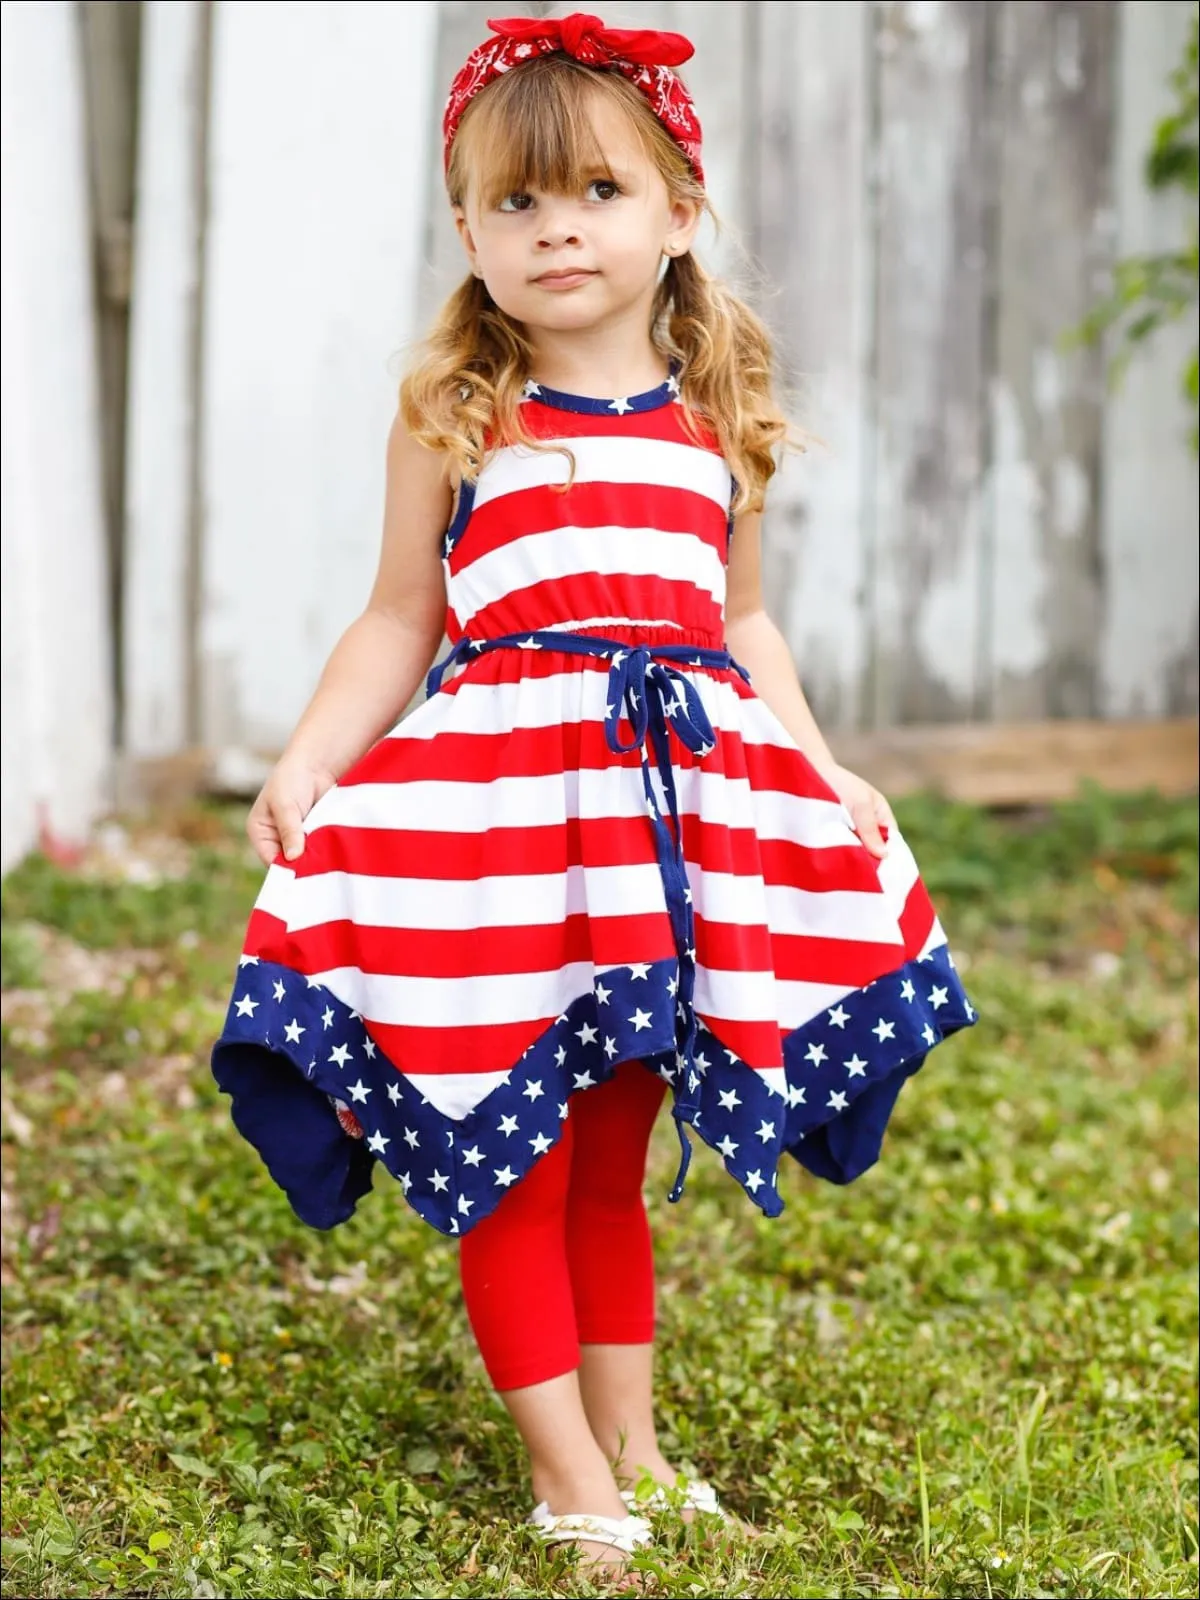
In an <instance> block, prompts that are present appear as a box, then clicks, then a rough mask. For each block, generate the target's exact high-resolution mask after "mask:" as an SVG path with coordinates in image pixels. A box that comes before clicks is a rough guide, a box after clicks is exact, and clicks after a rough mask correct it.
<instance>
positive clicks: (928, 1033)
mask: <svg viewBox="0 0 1200 1600" xmlns="http://www.w3.org/2000/svg"><path fill="white" fill-rule="evenodd" d="M921 1037H922V1039H924V1041H925V1043H926V1044H936V1043H937V1034H936V1033H934V1031H933V1029H932V1028H931V1027H930V1026H929V1024H928V1023H926V1024H925V1026H924V1027H923V1028H922V1029H921Z"/></svg>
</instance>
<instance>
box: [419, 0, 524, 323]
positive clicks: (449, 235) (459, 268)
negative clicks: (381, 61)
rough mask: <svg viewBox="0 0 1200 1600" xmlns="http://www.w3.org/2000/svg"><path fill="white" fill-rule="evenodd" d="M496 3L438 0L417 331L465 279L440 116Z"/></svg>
mask: <svg viewBox="0 0 1200 1600" xmlns="http://www.w3.org/2000/svg"><path fill="white" fill-rule="evenodd" d="M544 9H545V8H544V7H542V6H535V5H515V6H512V7H511V9H510V10H509V11H505V12H504V13H503V15H505V16H514V17H516V16H525V15H528V16H538V15H540V14H541V13H542V12H543V11H544ZM495 15H496V8H495V6H494V5H490V4H486V3H483V0H439V4H438V6H437V38H436V42H435V46H434V52H433V68H432V73H433V84H434V87H433V92H432V94H431V96H430V101H429V108H428V113H427V115H428V119H429V130H428V141H429V142H428V157H427V161H426V170H425V204H424V234H423V241H422V252H421V269H420V277H419V280H418V284H417V327H418V330H419V331H422V332H423V331H424V329H425V328H427V327H428V325H429V324H430V322H432V320H433V318H434V316H435V315H436V313H437V311H438V308H439V307H440V306H441V304H442V302H443V301H444V300H445V299H446V298H447V296H448V295H450V294H451V293H452V292H453V291H454V289H455V288H456V287H457V286H458V284H459V283H461V282H462V280H463V278H464V277H466V273H467V263H466V257H465V256H464V255H463V248H462V245H461V243H460V242H459V239H458V234H457V233H456V232H455V228H454V222H453V218H452V216H451V212H450V206H449V203H448V202H447V199H446V185H445V180H444V175H443V170H442V113H443V111H444V109H445V103H446V95H447V93H448V92H449V89H450V84H451V81H452V79H453V77H454V74H455V73H456V72H457V71H458V69H459V67H461V66H462V64H463V62H464V61H465V60H466V59H467V57H468V56H469V55H470V53H471V51H472V50H473V49H474V48H475V46H476V45H477V44H482V42H483V41H484V39H486V38H487V37H488V18H489V17H494V16H495Z"/></svg>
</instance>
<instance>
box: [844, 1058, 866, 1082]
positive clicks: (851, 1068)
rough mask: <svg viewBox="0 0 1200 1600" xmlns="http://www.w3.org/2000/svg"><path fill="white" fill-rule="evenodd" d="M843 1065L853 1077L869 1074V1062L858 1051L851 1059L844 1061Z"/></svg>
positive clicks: (863, 1076) (862, 1076)
mask: <svg viewBox="0 0 1200 1600" xmlns="http://www.w3.org/2000/svg"><path fill="white" fill-rule="evenodd" d="M842 1065H843V1066H844V1067H845V1069H846V1071H847V1072H848V1073H849V1074H850V1076H851V1077H852V1078H865V1077H866V1075H867V1063H866V1062H865V1061H864V1060H863V1059H862V1057H861V1056H860V1055H859V1054H858V1052H857V1051H856V1052H855V1053H854V1055H852V1056H851V1057H850V1059H849V1061H843V1062H842Z"/></svg>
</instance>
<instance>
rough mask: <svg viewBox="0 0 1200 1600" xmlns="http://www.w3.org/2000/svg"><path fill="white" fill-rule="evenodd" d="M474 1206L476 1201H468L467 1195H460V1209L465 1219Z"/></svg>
mask: <svg viewBox="0 0 1200 1600" xmlns="http://www.w3.org/2000/svg"><path fill="white" fill-rule="evenodd" d="M474 1204H475V1202H474V1200H468V1199H467V1197H466V1195H465V1194H460V1195H459V1197H458V1209H459V1211H460V1212H461V1213H462V1214H463V1216H464V1217H465V1216H466V1214H467V1212H468V1211H470V1209H471V1207H472V1206H473V1205H474Z"/></svg>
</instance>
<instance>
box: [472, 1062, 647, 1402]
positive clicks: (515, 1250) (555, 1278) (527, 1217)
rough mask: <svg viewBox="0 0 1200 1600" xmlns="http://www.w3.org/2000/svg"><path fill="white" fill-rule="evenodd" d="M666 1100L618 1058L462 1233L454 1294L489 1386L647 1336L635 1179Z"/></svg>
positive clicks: (520, 1383)
mask: <svg viewBox="0 0 1200 1600" xmlns="http://www.w3.org/2000/svg"><path fill="white" fill-rule="evenodd" d="M664 1093H665V1085H664V1084H663V1083H662V1081H661V1080H660V1079H659V1078H656V1077H655V1076H654V1075H653V1074H652V1073H651V1072H648V1071H647V1070H646V1068H645V1067H644V1066H642V1064H641V1062H639V1061H626V1062H622V1064H621V1065H620V1066H619V1067H618V1068H617V1071H616V1074H615V1076H614V1077H612V1078H611V1079H609V1081H608V1082H607V1083H604V1084H601V1085H600V1086H599V1087H598V1088H595V1089H588V1090H586V1091H585V1092H584V1093H582V1094H576V1095H573V1096H572V1098H571V1102H570V1115H569V1116H568V1118H567V1120H566V1123H565V1124H564V1126H563V1136H562V1138H561V1139H560V1141H559V1142H558V1144H556V1145H555V1147H554V1149H553V1150H549V1151H547V1153H546V1154H545V1155H544V1156H542V1158H541V1159H540V1160H539V1161H538V1162H536V1163H535V1165H534V1166H533V1167H532V1168H531V1170H530V1171H529V1172H528V1173H527V1174H526V1176H525V1177H524V1178H523V1179H522V1180H521V1182H520V1183H519V1184H517V1186H516V1187H515V1188H513V1189H510V1190H509V1191H508V1193H507V1194H506V1195H505V1196H504V1198H503V1200H501V1202H500V1204H499V1205H498V1206H497V1207H496V1209H495V1211H493V1212H492V1213H491V1215H490V1216H487V1217H484V1219H483V1220H482V1221H481V1222H479V1223H477V1224H476V1226H475V1227H474V1228H472V1229H471V1231H470V1233H468V1234H466V1235H465V1236H464V1238H463V1240H462V1243H461V1246H460V1251H459V1265H460V1268H461V1272H462V1286H463V1297H464V1299H465V1301H466V1306H467V1315H468V1316H469V1318H470V1319H471V1327H472V1329H473V1330H474V1333H475V1338H476V1340H477V1341H478V1344H479V1350H480V1354H481V1355H482V1356H483V1362H484V1366H485V1367H486V1368H487V1371H488V1376H489V1377H490V1378H491V1380H492V1382H493V1384H494V1385H495V1386H496V1388H497V1389H499V1390H505V1389H523V1388H525V1387H526V1386H527V1385H529V1384H532V1383H544V1382H545V1381H546V1380H547V1379H548V1378H557V1377H561V1376H562V1374H563V1373H566V1372H572V1371H574V1369H575V1368H576V1367H577V1366H578V1365H579V1347H580V1345H581V1344H649V1343H651V1341H652V1340H653V1338H654V1256H653V1251H652V1247H651V1243H650V1226H649V1223H648V1221H647V1219H646V1207H645V1203H644V1201H643V1199H642V1183H643V1181H644V1179H645V1175H646V1151H647V1147H648V1146H649V1143H650V1132H651V1129H652V1128H653V1126H654V1119H655V1117H656V1116H657V1115H658V1109H659V1106H660V1105H661V1104H662V1099H663V1095H664Z"/></svg>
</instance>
